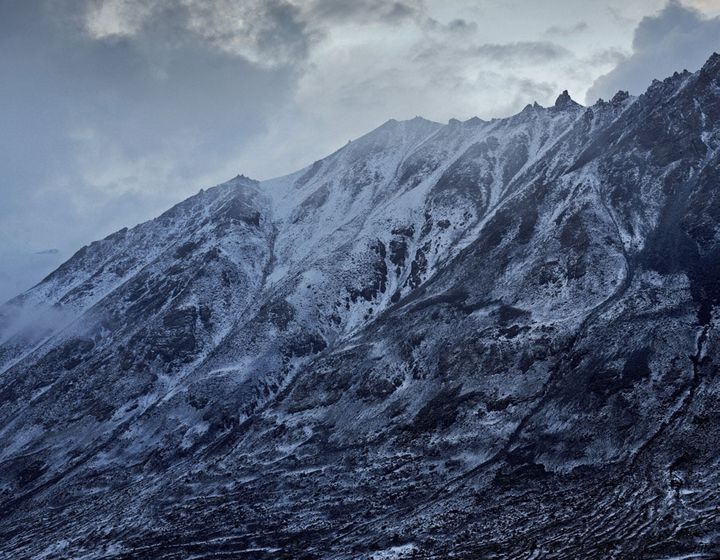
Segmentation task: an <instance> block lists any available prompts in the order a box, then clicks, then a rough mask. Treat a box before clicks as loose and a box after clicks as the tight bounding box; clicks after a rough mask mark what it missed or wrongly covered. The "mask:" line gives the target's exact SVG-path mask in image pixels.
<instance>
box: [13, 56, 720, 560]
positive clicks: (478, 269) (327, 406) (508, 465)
mask: <svg viewBox="0 0 720 560" xmlns="http://www.w3.org/2000/svg"><path fill="white" fill-rule="evenodd" d="M719 320H720V56H719V55H717V54H716V55H713V57H712V58H710V60H709V61H708V62H707V63H706V64H705V66H704V67H703V68H702V69H701V70H699V71H698V72H696V73H688V72H684V73H677V74H675V75H674V76H672V77H670V78H668V79H666V80H664V81H655V82H654V83H653V84H652V85H651V86H650V87H649V89H648V90H647V91H646V92H645V93H644V94H642V95H640V96H639V97H634V96H630V95H628V94H627V93H624V92H620V93H618V95H616V96H615V97H614V98H613V99H612V100H610V101H602V100H601V101H598V102H597V103H596V104H595V105H593V106H591V107H583V106H581V105H579V104H577V103H575V102H574V101H572V99H571V98H570V96H569V95H568V94H567V92H565V93H563V94H562V95H561V96H560V97H559V98H558V101H557V103H556V104H555V105H554V106H553V107H549V108H543V107H541V106H539V105H537V104H535V105H528V106H527V107H526V108H525V109H524V110H523V111H522V112H520V113H519V114H517V115H515V116H512V117H510V118H506V119H495V120H492V121H489V122H488V121H483V120H480V119H477V118H474V119H470V120H469V121H465V122H460V121H458V120H452V121H450V123H448V124H447V125H441V124H438V123H435V122H430V121H427V120H424V119H421V118H416V119H413V120H411V121H405V122H398V121H394V120H391V121H389V122H387V123H385V124H384V125H382V126H381V127H379V128H378V129H376V130H374V131H372V132H370V133H369V134H367V135H366V136H363V137H362V138H359V139H358V140H355V141H353V142H350V143H349V144H348V145H347V146H345V147H343V148H342V149H340V150H338V151H337V152H335V153H334V154H332V155H330V156H328V157H327V158H325V159H322V160H320V161H317V162H315V163H314V164H312V165H311V166H309V167H307V168H305V169H302V170H301V171H298V172H297V173H293V174H292V175H289V176H286V177H281V178H278V179H273V180H268V181H263V182H257V181H253V180H251V179H248V178H246V177H243V176H238V177H236V178H235V179H232V180H230V181H228V182H227V183H224V184H222V185H219V186H216V187H213V188H210V189H207V190H205V191H201V192H200V193H199V194H197V195H195V196H193V197H191V198H189V199H187V200H185V201H184V202H182V203H180V204H178V205H177V206H175V207H174V208H172V209H170V210H168V211H167V212H166V213H164V214H163V215H161V216H159V217H158V218H156V219H154V220H151V221H149V222H146V223H143V224H140V225H138V226H136V227H134V228H132V229H123V230H121V231H118V232H117V233H114V234H113V235H110V236H109V237H107V238H106V239H103V240H101V241H97V242H95V243H92V244H90V245H88V246H86V247H83V248H82V249H81V250H80V251H78V252H77V253H76V254H75V255H74V256H73V257H72V258H71V259H70V260H68V261H67V262H66V263H65V264H63V265H62V266H61V267H60V268H58V269H57V270H56V271H55V272H53V273H52V274H50V275H49V276H48V277H47V278H46V279H45V280H43V281H42V282H41V283H40V284H38V285H37V286H35V287H34V288H32V289H31V290H29V291H28V292H26V293H24V294H22V295H20V296H19V297H17V298H15V299H13V300H11V301H9V302H7V303H6V304H4V305H3V306H2V307H0V557H2V558H6V559H20V558H47V559H55V558H85V559H96V558H97V559H99V558H103V559H105V558H108V559H109V558H114V559H120V558H163V559H180V558H196V559H210V558H247V559H263V558H305V559H326V558H327V559H349V558H358V559H371V558H373V559H378V560H379V559H391V558H395V559H401V558H416V559H417V558H420V559H426V558H466V559H484V558H488V559H520V558H526V559H530V558H549V559H578V558H583V559H609V558H616V559H658V560H659V559H670V558H718V557H720V465H719V463H720V454H719V453H718V449H720V338H719V336H718V321H719Z"/></svg>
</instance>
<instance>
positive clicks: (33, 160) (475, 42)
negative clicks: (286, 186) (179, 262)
mask: <svg viewBox="0 0 720 560" xmlns="http://www.w3.org/2000/svg"><path fill="white" fill-rule="evenodd" d="M714 50H717V51H720V0H685V1H684V2H682V3H680V2H678V1H671V2H669V3H668V2H667V0H474V1H471V0H397V1H393V0H390V1H386V0H155V1H151V0H0V76H1V79H0V195H1V197H0V300H4V299H6V298H9V297H11V296H13V295H15V293H17V292H19V291H21V290H23V289H26V288H28V287H29V286H30V285H32V284H33V283H35V282H37V281H39V280H40V279H41V278H42V276H44V274H46V273H47V272H49V270H50V269H52V268H53V267H54V266H56V265H57V264H59V262H61V261H62V260H64V259H66V258H67V257H68V256H70V255H71V254H72V252H74V250H76V249H77V248H79V247H80V246H82V245H83V244H85V243H87V242H89V241H91V240H93V239H96V238H99V237H103V236H105V235H107V234H108V233H111V232H112V231H114V230H116V229H119V228H121V227H123V226H126V225H128V226H131V225H134V224H136V223H138V222H140V221H143V220H146V219H149V218H151V217H153V216H154V215H156V214H157V213H159V212H161V211H162V210H164V209H166V208H167V207H169V206H170V205H171V204H173V203H175V202H178V201H180V200H182V199H183V198H185V197H186V196H188V195H189V194H192V193H194V192H196V191H197V190H199V188H200V187H206V186H210V185H213V184H216V183H219V182H222V181H223V180H226V179H227V178H229V177H231V176H234V175H236V174H238V173H244V174H245V175H248V176H251V177H254V178H258V179H263V178H269V177H273V176H277V175H281V174H284V173H288V172H291V171H294V170H296V169H298V168H300V167H303V166H305V165H307V164H309V163H311V162H312V161H314V160H316V159H318V158H320V157H322V156H324V155H327V154H328V153H330V152H331V151H333V150H334V149H336V148H337V147H339V146H341V145H343V144H344V143H346V142H347V140H348V139H351V138H355V137H357V136H359V135H361V134H363V133H365V132H367V131H368V130H370V129H372V128H374V127H376V126H378V125H380V124H381V123H383V122H384V121H386V120H387V119H389V118H398V119H403V118H412V117H414V116H415V115H422V116H424V117H426V118H429V119H433V120H438V121H446V120H448V119H449V118H452V117H456V118H459V119H466V118H470V117H472V116H476V115H477V116H480V117H483V118H490V117H501V116H506V115H510V114H512V113H515V112H517V111H519V110H520V109H522V107H523V106H524V105H526V104H527V103H531V102H533V101H538V102H539V103H541V104H550V103H552V102H553V101H554V99H555V97H556V96H557V95H558V93H559V92H560V91H562V90H563V89H568V90H570V93H571V95H572V96H573V98H575V99H576V100H577V101H580V102H584V103H593V102H594V101H595V100H596V99H597V98H598V97H605V98H608V97H611V96H612V95H613V94H614V93H615V92H616V91H617V90H618V89H629V90H630V91H631V92H633V93H640V92H642V90H643V89H644V88H645V87H646V86H647V84H648V83H649V82H650V81H651V80H652V79H653V78H656V77H657V78H663V77H665V76H667V75H669V74H672V72H673V71H675V70H682V69H683V68H687V69H689V70H695V69H697V68H698V67H699V66H700V65H701V64H702V63H703V62H704V60H705V59H707V58H708V57H709V55H710V54H711V53H712V52H713V51H714Z"/></svg>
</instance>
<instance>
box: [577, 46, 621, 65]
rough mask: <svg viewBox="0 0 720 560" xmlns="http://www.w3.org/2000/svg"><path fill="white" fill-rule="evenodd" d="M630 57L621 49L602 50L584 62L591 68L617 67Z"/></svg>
mask: <svg viewBox="0 0 720 560" xmlns="http://www.w3.org/2000/svg"><path fill="white" fill-rule="evenodd" d="M628 56H630V55H629V54H628V53H627V52H625V51H623V50H621V49H616V48H610V49H602V50H599V51H596V52H594V53H592V54H591V55H590V56H589V57H587V58H586V59H585V60H584V62H585V63H586V64H588V65H590V66H606V65H613V66H617V65H618V64H620V63H621V62H625V60H626V59H627V58H628Z"/></svg>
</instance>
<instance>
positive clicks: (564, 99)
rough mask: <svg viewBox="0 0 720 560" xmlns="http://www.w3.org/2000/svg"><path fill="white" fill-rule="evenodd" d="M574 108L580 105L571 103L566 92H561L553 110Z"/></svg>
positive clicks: (571, 100)
mask: <svg viewBox="0 0 720 560" xmlns="http://www.w3.org/2000/svg"><path fill="white" fill-rule="evenodd" d="M574 107H580V104H579V103H576V102H575V101H573V99H572V97H570V94H569V93H568V90H565V91H563V92H562V93H561V94H560V95H559V96H558V98H557V100H556V101H555V109H559V110H562V109H572V108H574Z"/></svg>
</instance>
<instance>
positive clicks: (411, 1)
mask: <svg viewBox="0 0 720 560" xmlns="http://www.w3.org/2000/svg"><path fill="white" fill-rule="evenodd" d="M304 5H305V7H306V10H305V11H306V13H307V17H308V20H309V21H313V22H315V23H316V24H318V25H320V26H322V25H325V24H327V23H331V22H343V23H345V22H355V23H367V22H372V21H383V22H386V23H391V24H397V23H401V22H403V21H406V20H414V19H416V18H419V17H421V16H422V15H423V13H424V11H425V7H424V2H422V1H421V0H407V1H395V2H388V1H386V0H314V1H312V0H310V1H308V2H306V3H305V4H304Z"/></svg>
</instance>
